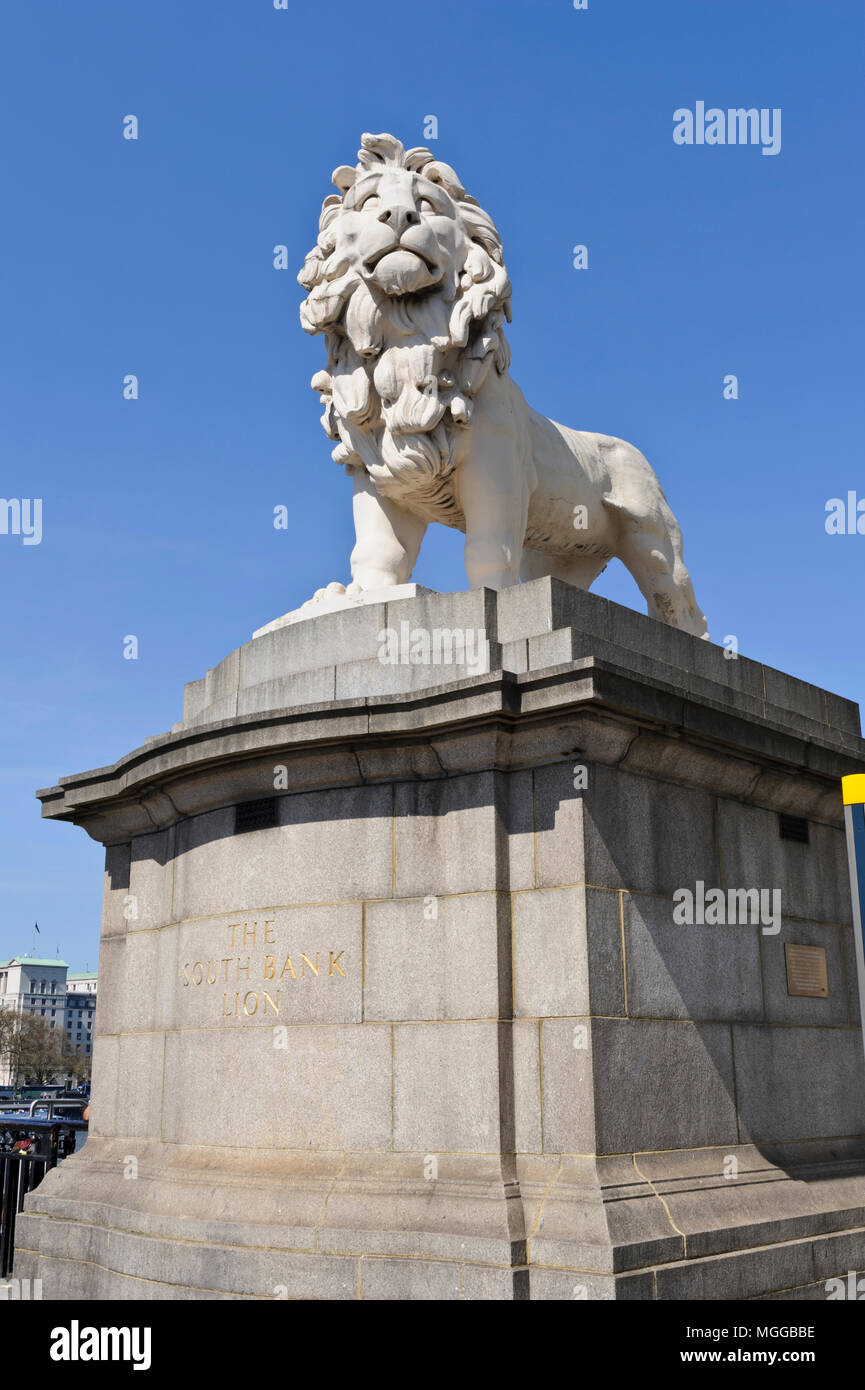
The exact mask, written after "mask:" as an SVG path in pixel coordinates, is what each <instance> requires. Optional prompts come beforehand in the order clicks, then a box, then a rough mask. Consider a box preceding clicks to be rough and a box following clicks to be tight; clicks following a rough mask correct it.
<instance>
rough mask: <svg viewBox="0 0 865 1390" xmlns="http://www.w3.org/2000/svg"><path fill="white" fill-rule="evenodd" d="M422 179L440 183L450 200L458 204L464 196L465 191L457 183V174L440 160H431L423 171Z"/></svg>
mask: <svg viewBox="0 0 865 1390" xmlns="http://www.w3.org/2000/svg"><path fill="white" fill-rule="evenodd" d="M423 174H424V178H425V179H429V181H430V183H440V184H441V186H442V188H444V189H445V190H446V191H447V192H448V193H449V194H450V195H451V197H452V198H456V200H457V202H459V201H460V200H461V199H462V198H464V197H465V196H466V191H465V189H464V188H463V186H462V184H461V183H460V181H459V177H458V176H457V172H456V170H455V169H452V168H451V166H450V165H449V164H445V163H444V161H443V160H441V159H435V160H433V162H432V164H428V165H427V166H426V168H425V169H424V171H423Z"/></svg>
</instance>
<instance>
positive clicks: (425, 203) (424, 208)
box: [419, 198, 435, 212]
mask: <svg viewBox="0 0 865 1390" xmlns="http://www.w3.org/2000/svg"><path fill="white" fill-rule="evenodd" d="M419 206H420V210H421V212H435V208H434V207H433V205H432V203H431V202H430V200H429V198H421V200H420V204H419Z"/></svg>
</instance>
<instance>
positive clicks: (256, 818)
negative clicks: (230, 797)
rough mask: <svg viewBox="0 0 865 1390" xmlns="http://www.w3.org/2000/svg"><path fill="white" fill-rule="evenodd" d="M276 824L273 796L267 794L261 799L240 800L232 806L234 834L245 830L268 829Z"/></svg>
mask: <svg viewBox="0 0 865 1390" xmlns="http://www.w3.org/2000/svg"><path fill="white" fill-rule="evenodd" d="M276 824H277V819H276V797H275V796H267V797H265V798H264V799H263V800H262V801H242V802H241V803H240V805H239V806H235V808H234V833H235V835H242V834H243V833H244V832H245V831H247V830H269V829H270V828H271V827H272V826H274V825H276Z"/></svg>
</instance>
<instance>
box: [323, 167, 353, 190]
mask: <svg viewBox="0 0 865 1390" xmlns="http://www.w3.org/2000/svg"><path fill="white" fill-rule="evenodd" d="M356 178H357V169H355V168H353V167H352V165H351V164H340V166H339V168H338V169H334V171H333V173H332V174H331V176H330V181H331V183H335V184H336V186H337V188H338V189H339V191H340V193H347V192H348V190H349V189H350V188H353V187H354V181H355V179H356Z"/></svg>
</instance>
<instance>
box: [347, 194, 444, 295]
mask: <svg viewBox="0 0 865 1390" xmlns="http://www.w3.org/2000/svg"><path fill="white" fill-rule="evenodd" d="M333 233H334V237H335V242H336V248H335V251H336V254H335V258H334V259H335V260H336V262H337V264H338V265H339V266H340V267H341V268H342V267H343V266H344V267H345V269H346V270H348V269H352V270H353V271H354V272H355V274H357V275H358V277H359V278H360V279H362V280H364V281H365V282H366V283H367V284H368V285H375V286H377V287H378V289H379V290H381V291H383V292H384V293H385V294H386V295H388V296H392V297H395V298H396V297H400V296H402V295H408V294H418V293H420V292H423V291H425V290H431V289H433V288H436V287H442V288H447V289H451V288H452V287H453V285H454V283H455V279H456V276H457V275H458V274H459V273H460V272H461V270H462V267H463V266H464V264H465V260H466V255H467V253H468V250H469V245H470V241H469V237H468V235H467V233H466V231H465V229H464V227H463V223H462V219H461V217H460V216H459V211H458V209H457V206H456V204H455V203H454V201H453V199H452V198H451V197H450V196H449V195H448V193H447V192H446V191H445V190H444V188H442V186H441V185H440V184H436V183H432V182H431V181H430V180H429V179H426V178H424V177H423V174H419V173H414V172H412V171H411V170H409V169H389V168H388V169H372V170H370V171H369V172H365V173H364V174H363V176H362V177H360V178H359V179H358V180H357V182H356V183H355V184H354V186H353V187H352V188H351V189H349V191H348V192H347V193H346V195H345V198H344V200H343V205H342V209H341V211H340V214H339V216H338V218H337V219H336V222H335V223H334V225H333Z"/></svg>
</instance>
